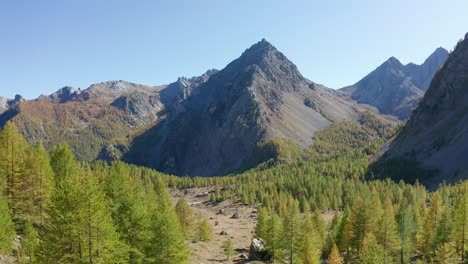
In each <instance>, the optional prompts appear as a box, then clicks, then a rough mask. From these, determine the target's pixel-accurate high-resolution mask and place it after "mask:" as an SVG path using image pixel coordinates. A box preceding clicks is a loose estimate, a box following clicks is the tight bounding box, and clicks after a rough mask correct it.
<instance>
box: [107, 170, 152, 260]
mask: <svg viewBox="0 0 468 264" xmlns="http://www.w3.org/2000/svg"><path fill="white" fill-rule="evenodd" d="M130 174H131V173H130V170H129V168H128V166H127V165H125V164H124V163H123V162H120V161H118V162H114V163H113V164H112V166H111V167H110V170H109V172H108V173H107V175H106V179H105V182H106V184H105V185H106V188H105V189H106V194H107V196H108V197H109V198H110V204H111V212H112V218H113V220H114V222H115V226H116V229H117V232H118V233H119V235H120V238H121V240H122V241H123V242H124V243H126V244H127V245H128V247H129V261H130V263H142V262H143V261H144V251H145V247H146V243H147V241H148V239H149V235H148V233H149V212H148V211H149V210H148V209H147V205H146V203H145V200H146V199H147V197H146V191H145V189H144V186H143V183H142V182H141V179H140V178H139V177H136V176H135V177H132V176H131V175H130Z"/></svg>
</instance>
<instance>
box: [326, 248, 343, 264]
mask: <svg viewBox="0 0 468 264" xmlns="http://www.w3.org/2000/svg"><path fill="white" fill-rule="evenodd" d="M328 264H344V259H343V257H342V256H341V255H340V251H339V250H338V247H337V246H336V245H335V244H334V245H333V247H332V250H331V252H330V255H328Z"/></svg>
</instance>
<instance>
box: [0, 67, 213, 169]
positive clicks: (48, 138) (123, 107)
mask: <svg viewBox="0 0 468 264" xmlns="http://www.w3.org/2000/svg"><path fill="white" fill-rule="evenodd" d="M210 72H211V71H210ZM204 80H206V77H200V78H197V77H194V78H190V79H189V81H188V82H189V83H191V85H192V86H195V84H192V82H196V83H197V84H200V83H202V82H203V81H204ZM173 85H174V84H170V85H169V86H173ZM166 86H167V85H164V86H146V85H140V84H135V83H130V82H126V81H121V80H120V81H108V82H102V83H97V84H93V85H91V86H90V87H89V88H87V89H85V90H81V89H74V88H72V87H68V86H66V87H63V88H61V89H59V90H58V91H56V92H54V93H52V94H50V95H41V96H39V97H38V98H37V99H34V100H28V101H25V100H24V99H23V98H22V97H21V96H16V98H15V99H14V100H8V99H3V98H0V127H1V126H3V125H4V124H5V123H6V122H7V121H10V120H11V121H12V122H14V123H15V124H16V126H17V127H18V129H19V130H20V131H21V133H22V134H23V135H24V137H25V138H26V139H27V140H28V141H29V142H35V141H38V140H40V141H42V142H43V143H44V145H45V146H46V147H47V148H49V149H50V148H51V147H52V146H54V145H57V144H59V143H62V142H64V141H66V142H68V143H69V144H70V145H71V147H72V149H73V151H74V153H75V155H76V156H77V158H78V159H79V160H84V161H92V160H95V159H96V158H103V159H116V158H119V157H120V156H121V154H122V153H123V152H125V151H127V145H128V143H129V141H130V140H131V138H132V137H133V136H134V135H135V134H137V133H140V131H144V130H145V129H146V128H148V127H151V126H152V124H154V122H156V121H157V119H158V114H159V113H160V112H161V111H162V110H163V109H165V108H166V107H165V105H164V103H163V102H162V100H161V98H160V91H161V90H162V89H164V88H166Z"/></svg>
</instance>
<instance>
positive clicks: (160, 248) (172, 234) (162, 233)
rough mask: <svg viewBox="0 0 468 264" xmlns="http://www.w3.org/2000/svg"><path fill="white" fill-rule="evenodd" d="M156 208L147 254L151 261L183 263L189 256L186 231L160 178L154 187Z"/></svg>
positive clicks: (170, 263)
mask: <svg viewBox="0 0 468 264" xmlns="http://www.w3.org/2000/svg"><path fill="white" fill-rule="evenodd" d="M154 189H155V190H154V192H155V195H156V201H155V202H156V208H155V210H154V212H153V214H152V217H151V224H150V233H151V237H150V240H149V243H148V245H147V250H146V254H147V256H148V261H147V262H149V263H158V264H179V263H180V264H183V263H187V261H188V257H189V251H188V246H187V245H186V244H185V242H184V233H183V232H182V227H181V226H180V223H179V221H178V219H177V214H176V212H175V208H174V206H173V205H172V200H171V197H170V195H169V192H168V190H167V188H166V187H165V186H164V184H163V183H162V182H161V181H160V180H159V181H158V182H157V183H156V184H155V187H154Z"/></svg>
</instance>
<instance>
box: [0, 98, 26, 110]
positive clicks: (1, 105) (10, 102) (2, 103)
mask: <svg viewBox="0 0 468 264" xmlns="http://www.w3.org/2000/svg"><path fill="white" fill-rule="evenodd" d="M24 101H25V99H24V98H23V97H22V96H21V95H19V94H17V95H16V96H15V99H8V98H5V97H0V114H1V113H3V112H5V111H6V110H8V109H10V108H12V107H14V106H15V105H17V104H19V103H21V102H24Z"/></svg>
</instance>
